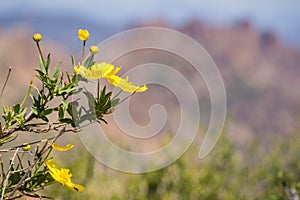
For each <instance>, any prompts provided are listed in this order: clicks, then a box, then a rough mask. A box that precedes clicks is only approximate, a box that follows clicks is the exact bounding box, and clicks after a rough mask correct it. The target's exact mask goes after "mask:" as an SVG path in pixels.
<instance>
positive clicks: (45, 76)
mask: <svg viewBox="0 0 300 200" xmlns="http://www.w3.org/2000/svg"><path fill="white" fill-rule="evenodd" d="M89 36H90V34H89V32H88V31H87V30H82V29H79V30H78V38H79V39H80V40H81V41H82V42H83V46H82V56H81V59H80V61H79V62H76V61H75V59H74V57H73V56H72V64H73V68H74V71H73V72H72V73H70V72H63V71H61V69H60V68H61V67H60V63H58V64H57V65H55V66H54V67H52V66H51V65H50V54H48V55H47V57H46V58H45V57H44V56H43V51H42V48H41V46H40V43H41V41H42V35H41V34H39V33H36V34H34V35H33V40H34V42H35V43H36V46H37V49H38V52H39V68H37V69H35V71H36V74H35V76H33V77H32V79H31V81H30V84H29V86H28V90H27V93H26V95H25V97H24V99H23V101H22V102H21V103H18V104H15V105H13V106H6V105H3V112H2V118H3V120H4V124H3V125H2V124H1V122H0V146H3V145H5V146H6V148H4V149H0V152H1V153H9V152H12V153H13V156H12V157H11V158H10V159H9V161H8V163H9V164H8V167H6V165H4V164H3V163H5V156H4V157H3V158H2V156H1V155H0V168H1V170H2V173H1V187H0V195H1V199H12V198H18V197H22V196H30V197H37V198H43V196H41V195H39V194H38V191H40V190H43V189H44V188H45V187H46V186H48V185H50V184H52V183H54V182H58V183H61V184H62V185H65V186H66V187H68V188H69V189H72V190H74V191H77V192H81V191H83V190H84V187H83V186H81V185H78V184H75V183H73V182H72V180H71V177H72V174H71V172H70V170H69V169H66V168H59V167H58V166H57V165H56V164H55V162H54V161H53V160H55V158H53V156H52V154H51V152H52V150H56V151H60V152H62V151H68V150H70V149H71V148H73V146H74V145H73V144H68V145H66V146H64V147H61V146H59V145H58V144H57V141H58V140H59V138H60V137H61V136H62V135H63V134H64V133H66V132H73V133H77V132H79V131H80V130H81V128H82V126H83V123H84V122H88V124H90V123H94V122H98V123H101V122H105V123H107V121H106V120H105V115H108V114H110V113H112V112H113V111H114V109H115V107H116V106H117V105H118V104H119V103H121V102H122V101H123V100H124V99H123V100H120V99H119V98H118V94H117V95H115V96H113V94H112V92H109V91H107V90H106V86H103V87H102V88H101V87H100V79H106V80H107V81H108V83H110V84H112V85H113V86H114V87H117V88H120V89H121V90H120V91H124V92H129V93H131V94H134V93H136V92H143V91H146V90H147V86H146V85H143V86H135V85H133V84H132V83H131V82H129V80H128V77H126V78H125V79H123V78H121V77H119V76H118V75H117V73H118V72H119V70H120V69H121V68H120V67H118V68H115V67H114V65H113V64H111V63H106V62H100V63H96V62H95V60H94V55H95V54H97V53H98V52H99V48H98V47H97V46H94V45H92V46H90V48H89V50H90V54H89V56H88V57H87V58H86V59H84V57H85V49H86V42H87V40H88V39H89ZM8 77H9V75H8V76H7V79H8ZM35 79H37V81H38V83H37V82H36V81H35ZM95 80H96V81H97V91H96V94H94V93H93V92H90V91H88V90H87V89H83V88H81V87H79V82H82V81H83V82H86V83H89V82H90V81H95ZM5 85H6V83H5V84H4V86H3V90H4V88H5ZM39 85H40V87H38V86H39ZM3 90H2V91H3ZM79 93H82V94H84V96H85V97H86V98H87V100H88V102H89V107H88V108H85V107H82V106H81V105H80V104H79V102H78V101H79V99H76V100H73V99H72V98H71V97H72V95H76V94H79ZM1 96H2V93H1ZM1 96H0V98H1ZM29 99H31V106H30V107H25V106H24V105H25V102H27V101H29ZM88 124H87V125H88ZM84 126H86V124H85V125H84ZM17 132H18V133H19V134H20V133H22V132H26V133H32V134H39V133H46V134H45V138H44V139H42V140H37V141H26V143H23V144H20V145H16V146H9V144H10V143H11V142H12V141H13V140H15V139H16V138H17V136H18V135H17ZM7 146H8V148H7ZM25 154H26V155H28V156H29V157H30V159H29V160H27V161H26V162H24V161H22V158H23V156H24V155H25Z"/></svg>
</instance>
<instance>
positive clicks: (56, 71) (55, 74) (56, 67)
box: [52, 62, 61, 79]
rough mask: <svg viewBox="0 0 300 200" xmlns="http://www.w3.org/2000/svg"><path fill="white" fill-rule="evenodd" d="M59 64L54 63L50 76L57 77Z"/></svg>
mask: <svg viewBox="0 0 300 200" xmlns="http://www.w3.org/2000/svg"><path fill="white" fill-rule="evenodd" d="M60 64H61V62H60V63H58V64H57V65H55V67H54V69H53V72H52V77H53V78H55V79H58V76H59V65H60Z"/></svg>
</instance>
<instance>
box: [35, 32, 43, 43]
mask: <svg viewBox="0 0 300 200" xmlns="http://www.w3.org/2000/svg"><path fill="white" fill-rule="evenodd" d="M33 40H34V41H35V42H39V41H41V40H42V35H41V34H40V33H36V34H34V35H33Z"/></svg>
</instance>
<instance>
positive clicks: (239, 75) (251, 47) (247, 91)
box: [137, 20, 300, 139]
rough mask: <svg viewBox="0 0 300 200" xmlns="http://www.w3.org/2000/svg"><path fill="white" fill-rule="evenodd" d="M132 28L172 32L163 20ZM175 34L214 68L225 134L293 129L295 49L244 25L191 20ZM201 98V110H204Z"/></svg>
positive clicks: (299, 67)
mask: <svg viewBox="0 0 300 200" xmlns="http://www.w3.org/2000/svg"><path fill="white" fill-rule="evenodd" d="M137 26H138V27H143V26H158V27H167V28H168V27H169V28H174V27H170V26H168V24H167V23H166V22H164V21H154V22H151V23H149V24H138V25H137ZM177 30H179V31H180V32H182V33H185V34H186V35H188V36H190V37H192V38H193V39H195V40H196V41H197V42H199V43H200V44H201V45H202V46H203V47H204V48H205V49H206V50H207V52H208V53H209V54H210V55H211V57H212V58H213V60H214V61H215V63H216V64H217V66H218V68H219V70H220V72H221V74H222V77H223V79H224V83H225V87H226V93H227V99H228V114H229V115H228V116H231V122H230V131H229V132H230V134H232V135H233V136H234V138H241V139H245V138H249V136H250V137H252V136H255V135H256V136H266V137H269V136H270V134H274V133H280V134H287V133H288V132H290V131H291V130H292V129H293V128H294V126H295V123H296V118H297V115H298V114H299V111H300V109H299V108H300V107H299V105H300V104H299V99H300V90H299V89H298V86H299V85H300V77H299V75H300V51H299V50H297V49H295V48H292V47H289V46H287V45H286V44H284V43H283V42H282V40H281V39H280V38H279V37H278V36H277V35H276V33H273V32H260V31H259V30H256V29H255V27H254V26H253V25H252V24H251V23H250V22H248V21H241V22H239V23H236V24H234V25H231V26H222V27H220V26H214V25H211V24H207V23H205V22H202V21H198V20H195V21H190V22H188V23H187V24H185V25H184V26H182V27H179V28H177ZM181 68H182V69H183V70H189V69H191V67H188V66H187V65H186V66H184V65H182V66H181ZM186 73H187V74H188V72H186ZM190 74H192V71H190ZM197 84H199V85H202V84H203V83H201V82H197V80H196V81H195V82H194V83H193V85H197ZM200 88H202V89H203V87H200ZM200 93H202V94H203V93H204V94H205V92H203V91H201V92H200ZM207 97H209V96H208V95H207ZM200 99H201V94H200ZM205 99H206V98H204V99H203V100H204V101H203V104H204V105H205V106H204V107H206V106H209V104H206V103H205ZM200 104H201V101H200ZM200 106H201V105H200ZM200 108H201V107H200ZM202 110H203V109H202ZM204 110H205V108H204ZM201 114H202V113H201Z"/></svg>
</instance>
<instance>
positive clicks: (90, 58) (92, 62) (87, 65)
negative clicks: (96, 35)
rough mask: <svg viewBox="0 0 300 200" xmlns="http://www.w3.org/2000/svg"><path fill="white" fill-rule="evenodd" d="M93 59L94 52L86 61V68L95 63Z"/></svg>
mask: <svg viewBox="0 0 300 200" xmlns="http://www.w3.org/2000/svg"><path fill="white" fill-rule="evenodd" d="M93 60H94V54H90V55H89V57H88V58H87V59H86V60H85V61H84V64H83V65H84V66H85V67H86V68H89V67H91V66H92V65H93V64H94V63H95V62H94V61H93Z"/></svg>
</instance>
